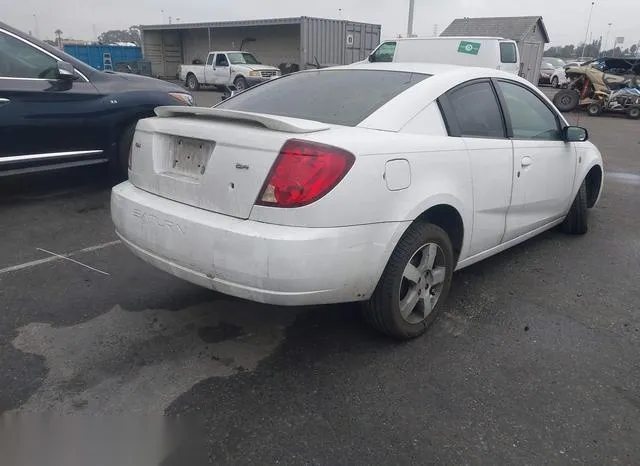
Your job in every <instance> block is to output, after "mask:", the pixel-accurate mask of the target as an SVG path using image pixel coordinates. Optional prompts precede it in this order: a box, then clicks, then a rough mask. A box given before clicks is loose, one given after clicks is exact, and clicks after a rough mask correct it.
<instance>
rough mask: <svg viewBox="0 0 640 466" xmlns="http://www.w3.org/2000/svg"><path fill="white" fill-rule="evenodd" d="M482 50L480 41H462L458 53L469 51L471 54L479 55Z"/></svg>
mask: <svg viewBox="0 0 640 466" xmlns="http://www.w3.org/2000/svg"><path fill="white" fill-rule="evenodd" d="M479 51H480V42H469V41H466V40H463V41H460V45H458V53H468V54H469V55H478V52H479Z"/></svg>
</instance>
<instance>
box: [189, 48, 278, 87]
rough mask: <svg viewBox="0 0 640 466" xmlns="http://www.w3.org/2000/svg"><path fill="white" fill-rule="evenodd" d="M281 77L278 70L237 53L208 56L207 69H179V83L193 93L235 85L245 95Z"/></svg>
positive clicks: (243, 53) (194, 66)
mask: <svg viewBox="0 0 640 466" xmlns="http://www.w3.org/2000/svg"><path fill="white" fill-rule="evenodd" d="M280 74H281V73H280V70H279V69H278V68H276V67H275V66H267V65H263V64H261V63H260V62H259V61H258V60H257V59H256V57H254V56H253V55H252V54H250V53H248V52H238V51H235V52H217V51H216V52H209V55H207V62H206V64H204V65H180V80H181V81H182V82H184V83H185V84H186V86H187V87H188V88H189V89H190V90H192V91H197V90H198V89H199V88H200V86H203V85H204V86H229V85H234V86H235V87H236V89H237V90H238V91H243V90H245V89H247V88H248V87H251V86H253V85H255V84H258V83H261V82H263V81H267V80H269V79H273V78H275V77H278V76H280Z"/></svg>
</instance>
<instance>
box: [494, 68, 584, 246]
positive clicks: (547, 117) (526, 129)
mask: <svg viewBox="0 0 640 466" xmlns="http://www.w3.org/2000/svg"><path fill="white" fill-rule="evenodd" d="M496 88H497V89H498V90H499V92H500V96H501V102H502V105H503V108H504V114H505V116H506V119H507V131H508V135H509V137H510V138H511V140H512V142H513V167H514V168H513V170H514V171H513V179H514V182H513V192H512V194H511V206H510V207H509V213H508V214H507V229H506V233H505V238H504V240H505V241H509V240H511V239H514V238H517V237H519V236H521V235H523V234H526V233H528V232H530V231H533V230H535V229H537V228H539V227H542V226H544V225H547V224H549V223H551V222H553V221H554V220H557V219H559V218H561V217H562V216H563V215H565V214H566V211H567V209H568V207H569V205H570V203H571V194H572V188H573V182H574V177H575V173H576V163H577V160H576V158H577V155H576V149H575V146H574V145H573V143H568V142H565V141H564V138H563V131H562V129H563V128H562V127H563V124H562V122H561V119H560V117H559V116H558V114H557V112H556V111H555V110H554V109H553V108H552V106H551V105H549V104H548V103H546V102H544V101H543V100H542V98H541V97H540V96H538V95H537V94H536V93H535V91H533V90H531V89H529V88H528V87H527V86H526V85H524V84H521V83H518V82H514V81H509V80H502V79H500V80H497V81H496Z"/></svg>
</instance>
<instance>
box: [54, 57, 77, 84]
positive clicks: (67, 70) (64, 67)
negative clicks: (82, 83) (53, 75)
mask: <svg viewBox="0 0 640 466" xmlns="http://www.w3.org/2000/svg"><path fill="white" fill-rule="evenodd" d="M57 77H58V79H59V80H60V81H73V80H74V79H76V70H75V69H74V68H73V65H72V64H70V63H67V62H66V61H59V62H58V76H57Z"/></svg>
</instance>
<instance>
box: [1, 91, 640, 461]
mask: <svg viewBox="0 0 640 466" xmlns="http://www.w3.org/2000/svg"><path fill="white" fill-rule="evenodd" d="M196 98H197V101H198V103H200V104H212V103H213V102H215V101H217V100H218V99H219V94H217V93H214V92H211V91H204V92H199V93H197V94H196ZM571 119H572V121H574V122H576V121H577V120H579V123H580V124H581V125H584V126H586V127H587V128H588V129H589V131H590V135H591V138H592V140H593V141H594V142H595V143H596V144H597V145H598V146H599V148H600V149H601V151H602V153H603V156H604V160H605V164H606V170H607V178H606V180H605V188H604V195H603V198H602V200H601V203H600V204H599V206H598V207H597V208H596V209H594V210H593V211H592V212H591V217H590V222H591V230H590V232H589V233H588V234H587V235H586V236H584V237H577V238H576V237H569V236H565V235H564V234H562V233H560V232H558V231H555V230H554V231H550V232H547V233H545V234H543V235H541V236H539V237H537V238H535V239H533V240H531V241H528V242H527V243H525V244H522V245H520V246H518V247H515V248H513V249H511V250H509V251H507V252H505V253H502V254H500V255H498V256H495V257H493V258H491V259H488V260H486V261H484V262H482V263H480V264H477V265H475V266H472V267H470V268H468V269H465V270H463V271H461V272H459V273H457V274H455V276H454V280H453V285H452V290H451V294H450V297H449V300H448V303H447V305H446V309H445V312H444V315H443V317H442V318H441V319H440V320H439V321H437V322H436V323H435V325H434V327H433V328H432V329H431V330H430V331H429V333H428V334H427V335H426V336H424V337H423V338H419V339H417V340H415V341H412V342H408V343H402V344H398V343H396V342H393V341H389V340H388V339H386V338H384V337H381V336H379V335H378V334H376V333H375V332H374V331H372V330H370V329H369V328H368V327H367V326H365V325H363V324H362V323H361V322H360V319H359V317H358V307H357V306H356V305H340V306H326V307H315V308H310V309H305V308H297V309H288V308H279V307H271V306H265V305H260V304H255V303H250V302H245V301H241V300H237V299H233V298H229V297H226V296H223V295H220V294H216V293H213V292H210V291H207V290H204V289H200V288H198V287H195V286H192V285H190V284H188V283H185V282H182V281H180V280H178V279H175V278H173V277H171V276H169V275H166V274H164V273H162V272H160V271H157V270H155V269H154V268H152V267H151V266H148V265H146V264H145V263H143V262H142V261H140V260H138V259H137V258H135V257H134V256H133V255H132V254H131V253H129V251H128V250H127V249H126V248H125V247H123V246H122V245H121V244H120V243H119V242H118V241H117V238H116V237H115V235H114V233H113V226H112V224H111V219H110V214H109V188H110V185H109V180H108V179H106V177H104V176H103V175H102V173H101V172H100V168H99V167H93V168H91V169H79V170H73V171H69V172H64V173H56V174H48V175H41V176H30V177H24V178H20V179H13V180H6V179H0V226H1V228H0V231H1V232H2V234H1V241H0V309H1V310H2V312H0V413H4V414H3V415H2V416H0V445H1V444H2V435H1V433H2V432H5V434H6V432H7V430H6V426H7V422H8V420H13V421H11V422H14V423H15V422H16V421H15V420H16V419H20V417H19V415H22V414H25V415H26V414H29V415H34V414H35V415H37V414H38V413H45V412H47V413H54V414H74V415H87V418H89V419H93V422H99V421H100V420H104V419H107V418H108V419H119V420H122V419H146V422H149V423H151V424H152V425H154V424H153V422H156V423H157V422H160V421H159V420H158V419H159V418H157V417H154V416H156V415H158V416H161V415H166V416H165V418H166V419H182V420H187V424H188V425H190V426H191V427H192V428H194V429H196V430H197V434H194V435H193V436H191V437H189V436H185V437H180V438H181V439H182V441H177V440H175V439H174V440H175V442H174V443H172V446H171V448H168V447H167V445H168V444H167V443H162V442H160V443H157V442H156V443H155V444H154V443H151V440H149V438H148V437H149V436H150V435H151V433H150V431H149V429H148V428H146V429H137V430H135V431H133V433H131V434H130V435H128V436H126V439H128V440H129V443H133V444H134V446H136V445H137V446H138V447H139V450H144V451H145V452H146V453H147V454H148V458H146V459H145V460H139V461H137V462H133V463H126V464H159V461H160V460H159V459H158V458H160V459H162V458H164V462H162V464H197V463H198V462H199V461H204V460H205V459H208V460H210V461H212V462H215V463H216V464H332V465H334V464H335V465H338V464H345V465H346V464H348V465H355V464H368V465H369V464H569V463H578V464H594V465H602V464H640V441H639V439H640V351H639V350H640V288H639V287H638V277H640V240H639V238H640V236H639V233H638V232H639V231H640V220H639V215H638V214H640V207H639V205H638V194H639V193H640V131H639V128H640V123H638V122H637V121H630V120H627V119H624V118H616V117H606V116H603V117H598V118H589V117H587V116H585V115H580V114H573V115H571ZM30 419H32V420H33V419H36V423H37V422H39V421H38V420H39V419H40V418H38V417H36V418H33V417H31V418H30ZM64 419H69V418H68V417H65V418H64ZM150 419H151V421H150ZM153 419H155V420H156V421H152V420H153ZM132 422H133V421H132ZM3 426H4V427H5V430H4V431H3ZM194 426H197V428H196V427H194ZM62 432H67V430H64V429H62ZM74 432H75V431H74ZM124 437H125V436H120V437H118V439H119V440H114V438H115V437H108V436H104V437H100V438H99V439H98V443H99V444H101V445H102V447H103V448H104V447H105V446H106V447H108V448H107V453H105V455H106V458H107V460H108V459H113V458H114V457H115V456H109V455H115V454H116V453H115V452H116V451H117V450H118V445H122V442H124V440H123V438H124ZM163 438H164V437H163ZM194 439H195V440H194ZM76 440H77V439H76ZM147 440H148V442H147ZM156 440H157V438H156ZM76 443H77V442H76ZM62 444H64V443H60V444H58V447H59V445H62ZM47 445H48V444H47ZM141 445H144V448H142V447H141ZM150 445H151V446H150ZM153 445H156V446H155V447H154V446H153ZM158 445H163V446H164V447H165V450H166V451H162V452H160V449H161V447H160V446H158ZM47 448H48V447H47ZM47 448H44V447H43V451H44V452H45V453H47V454H51V450H48V449H47ZM154 448H156V450H154ZM167 448H168V449H167ZM51 449H52V450H53V449H55V446H52V447H51ZM58 449H59V448H58ZM8 451H10V449H7V448H6V445H5V448H2V447H0V464H11V461H10V460H9V459H7V456H6V455H7V454H8V453H7V452H8ZM154 452H155V453H156V454H155V456H154V454H152V453H154ZM200 452H203V455H204V456H199V457H197V458H199V459H193V458H194V457H193V456H192V455H194V454H197V453H200ZM3 455H4V457H3ZM190 455H191V456H190ZM187 458H192V459H190V460H189V459H187ZM94 459H95V457H94ZM103 459H104V458H103ZM41 464H54V462H53V461H52V459H51V456H50V457H49V458H48V459H47V460H46V461H45V462H43V463H41ZM61 464H63V463H61ZM67 464H71V463H67ZM78 464H79V463H78ZM92 464H97V463H95V462H94V463H92ZM100 464H109V461H107V462H106V463H100ZM111 464H115V461H112V462H111ZM118 464H125V463H118Z"/></svg>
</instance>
